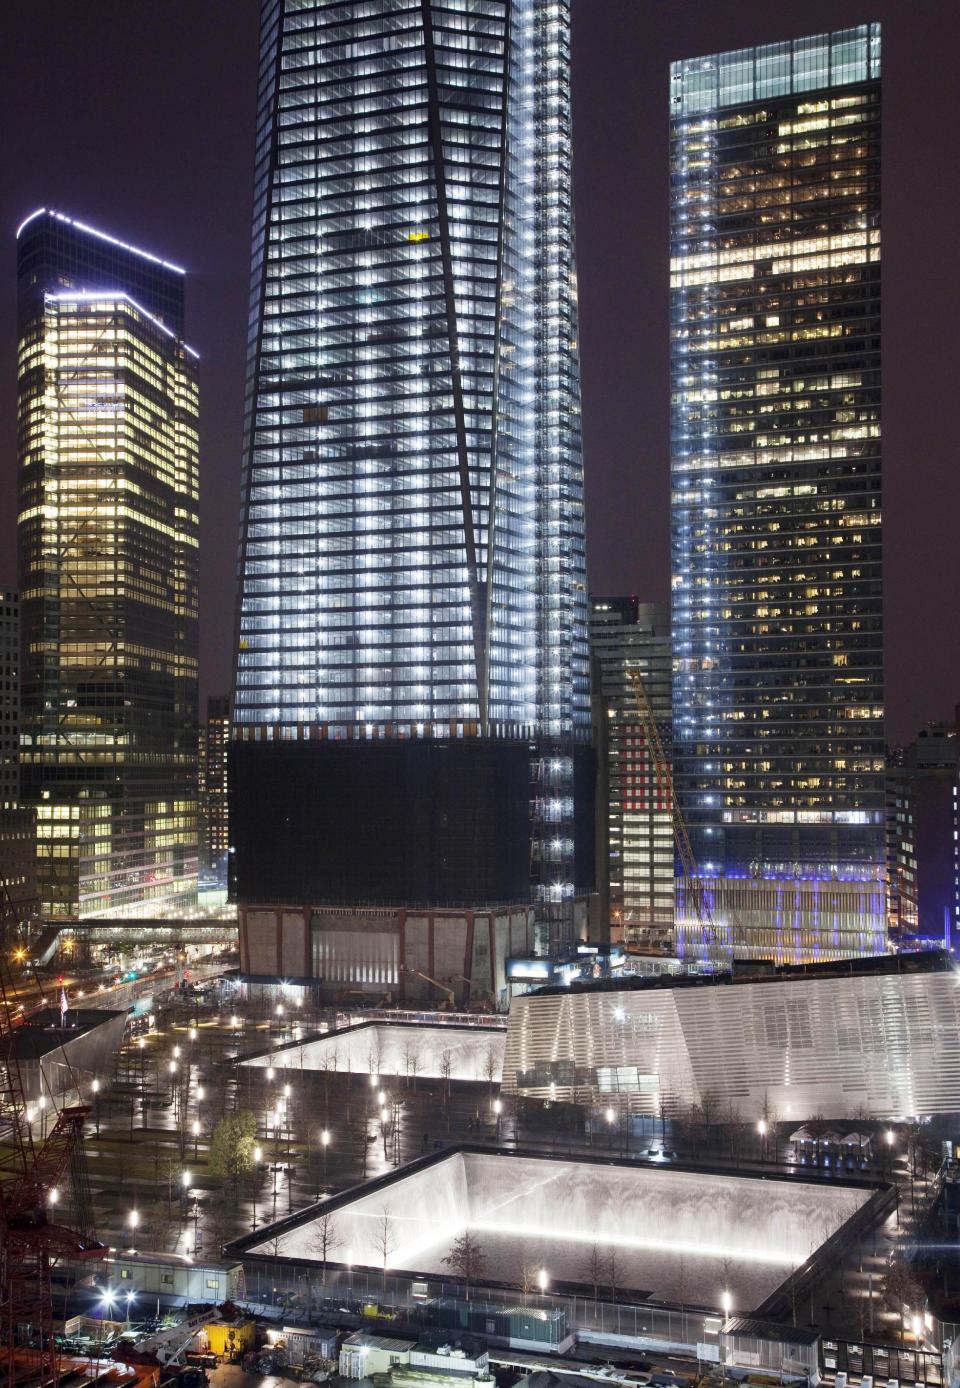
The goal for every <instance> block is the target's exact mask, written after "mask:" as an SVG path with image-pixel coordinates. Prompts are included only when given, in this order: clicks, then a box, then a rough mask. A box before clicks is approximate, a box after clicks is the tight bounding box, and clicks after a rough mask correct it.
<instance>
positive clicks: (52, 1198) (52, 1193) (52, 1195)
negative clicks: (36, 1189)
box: [47, 1186, 60, 1205]
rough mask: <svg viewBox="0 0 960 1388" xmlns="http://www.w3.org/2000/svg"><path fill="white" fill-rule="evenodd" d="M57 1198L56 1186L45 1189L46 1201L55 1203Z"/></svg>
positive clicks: (58, 1196) (58, 1195) (58, 1193)
mask: <svg viewBox="0 0 960 1388" xmlns="http://www.w3.org/2000/svg"><path fill="white" fill-rule="evenodd" d="M59 1199H60V1192H59V1191H58V1190H57V1188H56V1186H51V1187H50V1189H49V1190H48V1191H47V1201H48V1203H49V1204H51V1205H55V1204H56V1203H57V1201H58V1200H59Z"/></svg>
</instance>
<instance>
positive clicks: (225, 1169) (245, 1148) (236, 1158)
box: [210, 1109, 257, 1191]
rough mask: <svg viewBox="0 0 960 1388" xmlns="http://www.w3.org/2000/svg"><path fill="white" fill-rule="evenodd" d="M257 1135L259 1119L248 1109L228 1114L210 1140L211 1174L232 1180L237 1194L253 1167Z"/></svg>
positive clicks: (218, 1124) (219, 1123)
mask: <svg viewBox="0 0 960 1388" xmlns="http://www.w3.org/2000/svg"><path fill="white" fill-rule="evenodd" d="M256 1136H257V1120H256V1118H255V1117H254V1116H253V1114H252V1113H248V1112H247V1111H246V1110H245V1109H241V1110H240V1111H239V1112H236V1113H225V1114H224V1115H223V1117H222V1118H221V1119H220V1121H219V1122H218V1123H217V1126H216V1127H215V1128H214V1130H213V1136H212V1137H211V1139H210V1175H211V1176H216V1177H217V1178H218V1179H220V1180H222V1181H230V1182H231V1184H232V1185H233V1188H234V1191H236V1190H237V1189H238V1187H239V1184H240V1180H241V1177H243V1176H245V1175H246V1174H247V1173H248V1172H249V1171H250V1170H251V1169H252V1167H253V1148H254V1143H255V1139H256Z"/></svg>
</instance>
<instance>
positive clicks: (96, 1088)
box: [90, 1079, 100, 1137]
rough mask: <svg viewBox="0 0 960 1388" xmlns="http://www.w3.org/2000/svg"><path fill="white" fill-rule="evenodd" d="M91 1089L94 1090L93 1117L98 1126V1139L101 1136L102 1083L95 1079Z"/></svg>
mask: <svg viewBox="0 0 960 1388" xmlns="http://www.w3.org/2000/svg"><path fill="white" fill-rule="evenodd" d="M90 1087H91V1089H92V1090H93V1116H94V1122H95V1123H96V1125H97V1137H99V1136H100V1081H99V1080H98V1079H94V1081H93V1083H92V1085H91V1086H90Z"/></svg>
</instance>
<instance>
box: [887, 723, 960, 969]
mask: <svg viewBox="0 0 960 1388" xmlns="http://www.w3.org/2000/svg"><path fill="white" fill-rule="evenodd" d="M957 752H958V738H957V724H956V723H955V722H950V723H931V724H930V725H929V726H928V727H926V728H924V729H922V731H921V732H920V733H919V735H918V736H917V737H916V738H915V739H914V741H913V742H911V743H910V744H909V745H908V746H906V747H899V748H897V749H896V750H895V752H894V753H893V755H892V756H891V758H890V766H889V767H888V770H887V877H888V913H889V920H890V931H891V934H892V935H894V936H895V937H896V938H897V939H898V940H902V939H903V938H904V937H908V936H912V935H920V936H922V937H923V938H924V939H925V940H928V941H933V942H936V943H939V944H943V946H944V948H946V949H949V948H950V947H951V944H952V943H953V939H954V901H955V894H956V893H955V877H956V854H957V840H956V836H955V834H954V829H955V823H954V821H955V808H954V801H955V797H956V788H957V777H958V756H957Z"/></svg>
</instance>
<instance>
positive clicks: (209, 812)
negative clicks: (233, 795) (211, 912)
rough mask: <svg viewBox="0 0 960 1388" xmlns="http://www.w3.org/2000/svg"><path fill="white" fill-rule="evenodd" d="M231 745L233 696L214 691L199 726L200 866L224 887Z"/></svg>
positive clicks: (228, 823) (228, 831) (228, 842)
mask: <svg viewBox="0 0 960 1388" xmlns="http://www.w3.org/2000/svg"><path fill="white" fill-rule="evenodd" d="M229 746H230V696H229V695H228V694H211V695H210V696H209V698H208V699H207V717H206V721H205V722H203V723H202V724H201V726H200V825H201V832H200V866H201V868H202V869H203V870H205V871H206V872H207V873H208V874H209V875H210V876H211V877H212V878H213V879H215V880H216V883H217V884H218V885H221V884H222V886H226V884H227V854H228V852H229V850H230V810H229V798H228V776H227V752H228V749H229Z"/></svg>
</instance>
